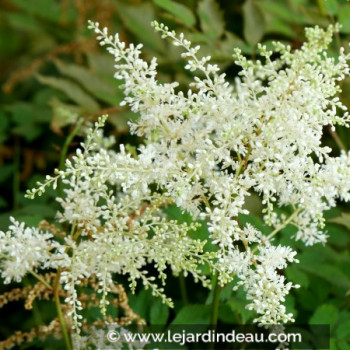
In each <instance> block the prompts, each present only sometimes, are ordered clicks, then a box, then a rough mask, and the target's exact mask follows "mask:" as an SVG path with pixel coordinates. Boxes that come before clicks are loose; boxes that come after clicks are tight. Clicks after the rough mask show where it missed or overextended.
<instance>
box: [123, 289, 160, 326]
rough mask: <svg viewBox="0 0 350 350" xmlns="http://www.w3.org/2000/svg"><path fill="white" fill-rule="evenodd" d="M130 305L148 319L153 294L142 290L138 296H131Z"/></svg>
mask: <svg viewBox="0 0 350 350" xmlns="http://www.w3.org/2000/svg"><path fill="white" fill-rule="evenodd" d="M128 297H129V304H130V306H131V308H132V309H133V310H134V311H135V312H136V313H137V314H138V315H139V316H140V317H142V318H144V319H148V313H149V309H150V306H151V304H152V301H154V297H153V296H152V292H151V291H150V290H149V289H148V290H142V291H141V292H140V293H137V294H130V295H129V296H128Z"/></svg>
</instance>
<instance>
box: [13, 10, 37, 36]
mask: <svg viewBox="0 0 350 350" xmlns="http://www.w3.org/2000/svg"><path fill="white" fill-rule="evenodd" d="M6 18H7V20H8V22H9V24H10V25H11V27H13V28H15V29H16V30H21V31H24V32H36V33H40V31H41V28H40V25H39V23H38V22H37V20H36V19H35V18H34V17H32V16H28V15H25V14H22V13H8V14H6Z"/></svg>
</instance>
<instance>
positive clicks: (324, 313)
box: [309, 304, 339, 325]
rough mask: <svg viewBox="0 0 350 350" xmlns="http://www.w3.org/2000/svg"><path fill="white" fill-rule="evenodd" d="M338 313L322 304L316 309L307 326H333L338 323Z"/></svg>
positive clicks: (333, 307) (329, 306) (330, 306)
mask: <svg viewBox="0 0 350 350" xmlns="http://www.w3.org/2000/svg"><path fill="white" fill-rule="evenodd" d="M338 317H339V311H338V309H337V308H336V307H335V306H333V305H330V304H323V305H321V306H320V307H318V308H317V309H316V311H315V312H314V314H313V315H312V316H311V318H310V320H309V324H329V325H334V324H335V323H336V322H337V321H338Z"/></svg>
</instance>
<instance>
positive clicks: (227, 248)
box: [0, 22, 350, 328]
mask: <svg viewBox="0 0 350 350" xmlns="http://www.w3.org/2000/svg"><path fill="white" fill-rule="evenodd" d="M153 26H154V28H155V30H156V31H159V32H160V33H161V35H162V37H164V38H170V39H171V40H172V42H173V44H174V45H176V46H179V47H181V48H182V49H183V51H184V53H183V54H182V57H183V58H184V59H186V60H187V65H186V67H185V68H186V69H188V70H189V71H191V72H198V75H197V76H194V81H193V83H192V84H191V85H190V87H189V89H188V91H187V92H183V91H177V90H176V88H177V87H178V83H176V82H174V83H170V84H163V83H160V82H158V81H157V71H156V69H157V61H156V59H155V58H153V59H152V61H151V62H150V63H148V62H145V61H144V60H143V59H142V57H141V45H137V46H134V45H132V44H130V46H129V47H126V45H125V43H123V42H121V41H120V39H119V37H118V35H115V36H111V35H109V34H108V32H107V29H106V28H104V29H102V30H101V29H99V25H98V23H93V22H90V27H91V28H93V29H94V30H95V32H96V33H97V34H98V40H99V41H100V44H101V45H106V46H107V50H108V52H109V53H111V54H112V55H113V56H114V57H115V68H116V74H115V77H116V78H117V79H120V80H122V81H123V85H122V88H123V90H124V93H125V99H124V101H123V104H124V105H129V106H130V108H131V110H132V111H134V112H136V113H138V114H139V119H138V120H137V121H136V122H132V123H130V129H131V132H132V133H134V134H136V135H139V136H142V137H143V138H144V140H145V142H144V144H143V145H141V146H140V147H139V149H138V154H137V156H133V155H132V154H130V153H128V152H126V151H125V148H124V146H123V145H121V146H120V151H119V152H116V151H115V150H113V149H112V148H111V146H112V142H111V140H110V139H109V140H107V139H105V138H103V135H102V132H101V127H102V126H103V124H104V122H105V119H106V118H105V117H103V118H101V119H100V120H99V121H98V122H97V123H96V124H95V128H91V130H90V131H89V132H88V136H87V138H86V141H85V142H84V143H83V144H82V147H81V149H78V150H77V152H76V155H75V156H74V157H73V158H72V159H71V160H67V161H66V169H65V170H60V171H57V173H56V176H53V177H50V176H49V177H48V178H47V180H46V182H45V183H39V184H38V188H37V189H34V190H32V191H29V192H28V196H29V197H33V196H34V195H35V194H39V195H41V194H42V193H43V192H44V191H45V188H46V186H48V185H51V184H53V185H54V186H55V185H56V184H57V181H58V180H59V179H63V182H64V183H65V185H66V189H65V195H64V197H63V198H59V199H58V200H59V202H60V203H61V205H62V211H61V212H60V213H59V215H58V220H59V221H60V222H62V223H69V224H70V225H71V226H72V234H71V236H70V237H67V238H66V239H65V242H64V243H63V244H62V245H63V246H64V247H65V249H64V250H62V248H60V247H57V244H56V247H55V248H54V249H53V250H52V249H51V250H46V251H45V252H44V251H42V254H43V255H42V257H39V258H37V259H36V260H35V263H31V264H27V265H25V266H26V269H27V270H29V269H39V268H46V267H52V266H53V265H52V264H53V263H50V264H48V263H47V261H54V264H56V265H54V266H56V268H57V267H60V266H61V267H64V268H65V269H64V272H63V273H62V276H61V283H62V284H64V285H65V289H66V290H67V291H68V292H69V294H70V297H69V298H68V299H67V302H69V303H71V304H72V314H73V316H74V319H75V326H76V327H77V328H79V322H80V321H79V317H80V316H79V309H80V308H81V305H80V304H79V302H78V300H77V291H76V285H77V284H78V283H79V280H80V279H82V278H85V277H89V276H90V275H92V274H95V275H96V276H97V277H98V279H99V281H100V293H101V294H102V298H101V300H102V309H103V310H105V307H106V304H107V303H108V302H107V299H106V295H107V293H108V291H109V289H110V287H111V285H112V284H113V283H114V282H113V274H114V273H117V274H121V275H128V276H129V279H130V286H131V288H134V287H135V284H136V281H137V280H141V281H142V283H143V284H144V286H145V287H146V288H148V287H150V288H152V290H153V294H154V295H159V296H161V297H162V298H163V300H164V302H168V303H169V304H171V300H169V299H168V298H167V297H166V296H165V295H164V292H163V289H162V287H159V286H158V284H157V283H156V281H155V277H154V276H149V275H148V274H147V272H146V266H147V265H148V264H150V263H151V264H153V265H154V266H155V267H156V269H157V270H158V272H159V276H158V277H159V278H160V280H161V282H162V283H164V282H165V279H166V274H165V272H164V271H165V269H166V267H167V266H170V267H171V269H172V271H173V272H174V273H175V274H178V273H179V272H181V271H183V272H184V274H185V275H187V274H191V275H193V276H194V278H195V279H196V280H201V281H202V282H203V284H204V285H206V286H208V285H209V282H208V278H207V276H206V275H204V274H203V272H202V271H203V270H201V269H200V265H202V264H208V265H209V267H210V269H211V271H212V274H217V276H218V280H219V283H220V284H222V285H224V284H226V283H228V282H230V281H231V280H232V279H233V278H234V277H235V276H238V277H239V282H238V287H239V286H242V287H243V288H244V290H245V291H246V293H247V299H248V300H249V301H250V303H249V304H248V308H249V309H252V310H255V311H256V312H257V314H258V316H257V318H256V320H255V321H256V322H260V323H264V324H278V323H284V322H288V321H292V320H293V316H292V314H289V313H287V312H286V308H285V307H284V305H283V302H284V300H285V296H286V295H287V294H288V293H289V291H290V289H291V288H293V287H298V286H297V285H293V284H292V283H290V282H287V281H286V280H285V277H284V276H283V275H281V273H280V270H281V269H283V268H285V267H286V266H287V263H291V262H296V261H297V260H296V259H295V255H296V252H295V251H293V250H292V249H291V248H289V247H284V246H281V245H278V246H275V245H273V244H272V243H273V242H272V241H273V240H272V238H273V237H274V236H275V235H276V234H277V233H278V232H279V231H281V230H282V229H283V228H284V227H286V226H287V225H288V224H291V225H294V226H295V227H296V228H297V233H296V234H295V239H297V240H302V241H303V242H305V244H306V245H312V244H315V243H318V242H322V243H324V242H325V241H326V234H325V233H324V232H323V230H322V228H323V226H324V219H323V212H324V211H325V210H327V209H329V208H330V207H333V206H335V204H336V199H337V198H340V199H343V200H346V201H348V200H349V198H350V197H349V196H350V157H349V154H346V153H342V154H341V155H340V156H339V157H336V158H334V157H331V156H330V155H329V153H330V151H331V149H330V148H329V147H324V146H322V144H321V138H322V133H323V128H324V126H327V125H330V126H331V127H332V128H333V127H334V126H335V125H336V124H338V125H345V126H348V123H349V115H348V112H347V111H346V108H345V106H344V105H343V104H342V103H341V102H340V100H339V98H338V97H336V95H337V94H338V93H339V92H340V88H339V86H338V85H337V83H338V82H339V81H340V80H342V79H344V78H345V76H347V75H349V66H348V64H347V61H348V59H349V56H347V55H345V53H344V50H343V49H341V50H340V53H339V57H338V58H337V59H334V58H332V57H329V56H328V55H327V53H326V50H327V48H328V46H329V44H330V42H331V40H332V35H333V33H334V32H336V31H337V30H338V27H337V26H329V27H328V29H327V30H323V29H320V28H318V27H315V28H309V29H306V37H307V41H306V43H304V44H303V45H302V47H301V48H300V49H298V50H295V51H292V50H291V48H290V47H289V46H286V45H284V44H281V43H275V44H274V50H273V51H268V50H267V48H266V47H264V46H262V45H260V46H259V50H260V56H261V57H262V60H261V61H259V60H258V61H250V60H248V59H246V58H245V57H244V56H243V55H242V54H241V52H240V50H238V49H236V50H235V53H234V59H235V63H236V64H237V65H238V66H240V67H241V71H240V73H239V77H238V78H237V79H236V81H235V83H234V84H233V85H232V84H230V83H229V82H228V81H227V80H226V79H225V74H219V68H218V67H217V66H216V65H215V64H211V63H210V57H204V58H199V57H198V56H197V54H198V51H199V47H198V46H197V47H192V46H191V43H190V42H189V41H188V40H186V39H185V38H184V36H183V34H180V35H178V36H177V35H176V34H175V32H173V31H169V29H168V28H167V27H166V26H164V25H162V24H158V23H157V22H154V23H153ZM272 55H274V56H276V57H277V58H276V59H273V60H272V58H271V57H272ZM339 112H341V113H340V114H339ZM252 192H256V193H258V194H259V195H260V196H261V198H262V203H263V205H264V209H263V214H264V221H265V223H266V224H268V225H270V226H271V233H270V234H269V235H268V236H266V235H264V234H262V233H261V232H260V231H258V230H257V229H256V228H255V227H254V226H252V225H251V224H247V225H245V226H242V225H240V223H239V221H238V215H239V214H249V211H248V210H247V209H245V207H244V204H245V202H246V199H247V197H248V196H250V194H251V193H252ZM169 204H175V205H176V206H178V207H179V208H181V210H183V211H187V212H189V213H190V214H191V215H192V217H193V219H194V220H195V221H194V222H199V221H200V220H204V221H206V223H207V225H208V228H209V233H210V236H209V237H208V239H209V240H210V242H211V244H212V245H214V247H215V249H214V251H210V252H209V251H207V250H206V241H203V240H200V239H195V238H192V237H194V235H193V233H192V234H191V235H189V231H191V230H192V231H196V229H197V228H198V224H197V223H193V224H191V225H187V224H180V223H178V222H177V221H173V220H169V219H168V218H167V217H166V215H165V214H164V212H163V211H162V208H163V207H165V206H167V205H169ZM276 207H285V208H286V211H285V212H288V210H289V212H291V213H290V215H289V216H288V215H285V214H281V215H279V214H278V213H277V211H276V210H275V208H276ZM16 232H17V231H16ZM18 234H19V233H18ZM7 235H8V234H7ZM38 237H40V236H38V235H35V238H36V239H39V238H38ZM47 239H50V240H51V241H52V240H53V239H52V238H48V237H47V236H45V235H42V236H41V238H40V240H41V242H42V244H44V242H47ZM4 240H5V236H4V234H2V237H1V245H0V246H1V254H2V256H3V259H4V262H3V264H4V265H3V267H2V274H3V277H5V279H6V281H10V280H11V279H13V278H15V279H17V280H18V279H19V278H20V277H21V276H22V275H23V274H24V273H22V272H21V274H20V275H19V276H18V275H17V276H13V275H12V274H11V271H10V270H9V269H8V268H6V262H7V263H8V262H9V261H13V259H14V258H13V254H11V253H12V252H13V251H12V250H11V249H12V248H11V249H9V248H4V246H5V247H9V245H4V243H3V242H4ZM242 243H243V244H242ZM35 244H36V245H38V246H40V244H39V243H35ZM51 245H53V244H52V243H51ZM243 246H244V249H242V247H243ZM48 251H49V252H50V254H49V255H50V256H49V257H47V256H46V255H47V254H48ZM57 254H59V255H60V256H59V257H58V258H56V259H55V256H56V255H57ZM16 259H19V260H21V259H22V257H21V256H20V257H17V256H16ZM25 259H26V258H25V256H24V257H23V260H25Z"/></svg>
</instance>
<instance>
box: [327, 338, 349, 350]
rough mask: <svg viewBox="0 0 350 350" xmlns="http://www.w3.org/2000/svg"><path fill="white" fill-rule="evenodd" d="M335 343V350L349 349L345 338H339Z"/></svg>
mask: <svg viewBox="0 0 350 350" xmlns="http://www.w3.org/2000/svg"><path fill="white" fill-rule="evenodd" d="M336 344H337V350H350V344H349V342H348V341H346V340H339V341H337V342H336ZM331 350H332V349H331Z"/></svg>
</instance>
